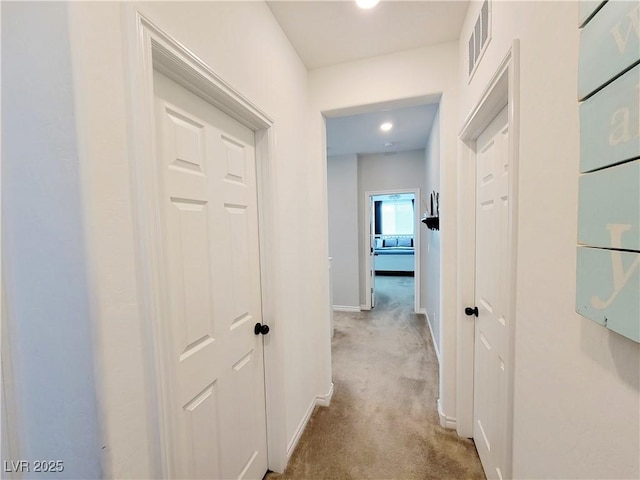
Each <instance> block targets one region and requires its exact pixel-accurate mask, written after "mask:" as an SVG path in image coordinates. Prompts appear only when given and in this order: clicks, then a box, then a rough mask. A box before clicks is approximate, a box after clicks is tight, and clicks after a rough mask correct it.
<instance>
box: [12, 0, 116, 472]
mask: <svg viewBox="0 0 640 480" xmlns="http://www.w3.org/2000/svg"><path fill="white" fill-rule="evenodd" d="M70 49H71V45H70V43H69V38H68V22H67V6H66V5H65V4H62V3H47V4H37V5H34V4H29V3H20V2H15V3H6V2H3V3H2V120H3V121H2V140H3V142H2V205H3V209H2V260H3V270H2V277H3V289H4V291H3V300H4V305H3V310H4V311H3V313H6V316H7V317H6V319H5V320H6V323H7V325H8V327H9V328H8V331H9V334H10V338H9V341H8V342H7V343H9V344H10V345H11V352H10V353H11V356H12V357H11V359H10V363H11V364H12V367H13V371H12V372H11V374H12V376H13V378H14V380H15V381H14V382H12V383H13V389H12V390H11V391H10V392H7V393H8V394H9V395H12V396H13V397H14V398H12V400H13V402H11V403H12V404H15V405H16V407H17V408H16V411H15V412H13V413H14V414H15V415H16V418H12V419H11V423H12V424H13V425H14V426H15V428H16V432H15V433H17V440H18V442H17V443H18V447H19V448H18V450H17V451H12V452H11V453H12V455H13V458H11V459H6V460H14V461H18V460H30V461H31V462H33V461H35V460H61V461H63V462H64V472H63V473H61V474H55V475H53V474H51V475H49V476H50V477H57V478H101V477H102V475H103V469H102V465H101V455H100V452H101V450H100V447H101V443H100V442H101V438H100V425H99V423H98V405H97V399H96V390H95V375H94V348H95V344H94V338H93V330H92V326H93V325H92V317H91V314H90V296H91V292H90V289H89V285H88V283H87V265H86V262H85V260H86V248H85V238H84V232H85V228H86V219H85V218H83V212H82V192H81V186H80V175H79V172H78V166H79V159H78V145H77V142H78V138H77V133H76V115H75V112H74V106H75V105H74V102H75V98H74V95H75V92H74V91H73V88H72V72H71V52H70ZM5 294H6V295H5ZM3 330H4V322H3ZM6 333H7V331H6V330H5V331H3V334H6ZM5 341H6V340H5V339H4V338H3V343H4V342H5ZM114 354H117V353H114ZM6 366H7V365H6V364H5V352H3V373H5V372H4V369H5V367H6ZM4 386H5V384H4V382H3V387H4ZM11 433H14V432H11ZM3 438H4V437H3ZM14 446H15V445H12V447H14ZM31 468H33V464H31ZM27 475H36V476H37V475H38V474H37V473H30V474H27Z"/></svg>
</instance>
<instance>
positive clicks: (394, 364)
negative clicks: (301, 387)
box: [266, 276, 485, 480]
mask: <svg viewBox="0 0 640 480" xmlns="http://www.w3.org/2000/svg"><path fill="white" fill-rule="evenodd" d="M376 294H377V305H376V308H375V309H373V310H372V311H370V312H362V313H342V312H336V313H335V317H334V319H335V320H334V324H335V336H334V339H333V381H334V385H335V392H334V395H333V400H332V402H331V405H330V406H329V407H319V408H316V410H315V411H314V413H313V415H312V417H311V420H310V421H309V424H308V425H307V428H306V430H305V432H304V433H303V435H302V437H301V439H300V442H299V443H298V446H297V448H296V450H295V452H294V453H293V455H292V457H291V460H290V462H289V465H288V467H287V469H286V471H285V472H284V473H283V474H280V475H278V474H275V473H269V474H267V476H266V479H267V480H289V479H291V480H316V479H318V480H319V479H322V480H329V479H336V480H338V479H340V480H350V479H354V480H357V479H424V480H427V479H438V480H443V479H452V480H463V479H484V478H485V476H484V473H483V471H482V466H481V465H480V460H479V459H478V455H477V453H476V449H475V446H474V444H473V442H472V441H471V440H468V439H463V438H459V437H458V436H457V435H456V433H455V431H452V430H446V429H444V428H442V427H440V425H439V419H438V413H437V407H436V400H437V398H438V362H437V359H436V355H435V351H434V349H433V345H432V343H431V337H430V333H429V330H428V327H427V325H426V319H425V317H424V316H423V315H416V314H414V313H412V310H413V278H411V277H382V276H379V277H378V278H377V282H376Z"/></svg>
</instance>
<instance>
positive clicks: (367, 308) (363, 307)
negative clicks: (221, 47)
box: [360, 305, 371, 312]
mask: <svg viewBox="0 0 640 480" xmlns="http://www.w3.org/2000/svg"><path fill="white" fill-rule="evenodd" d="M367 310H371V306H369V307H367V306H366V305H360V311H361V312H364V311H367Z"/></svg>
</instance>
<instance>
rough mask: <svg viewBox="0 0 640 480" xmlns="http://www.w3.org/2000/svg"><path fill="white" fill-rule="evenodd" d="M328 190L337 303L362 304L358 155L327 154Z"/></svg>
mask: <svg viewBox="0 0 640 480" xmlns="http://www.w3.org/2000/svg"><path fill="white" fill-rule="evenodd" d="M327 191H328V194H329V198H328V202H329V256H330V257H331V258H332V262H331V265H332V266H331V270H332V272H333V304H334V305H336V306H340V307H353V308H360V290H359V285H360V268H359V249H358V247H359V245H360V240H359V237H358V156H357V155H355V154H353V155H338V156H333V157H328V158H327Z"/></svg>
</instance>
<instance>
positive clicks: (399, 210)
mask: <svg viewBox="0 0 640 480" xmlns="http://www.w3.org/2000/svg"><path fill="white" fill-rule="evenodd" d="M382 235H413V202H412V201H411V200H398V201H387V200H385V201H383V202H382Z"/></svg>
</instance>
